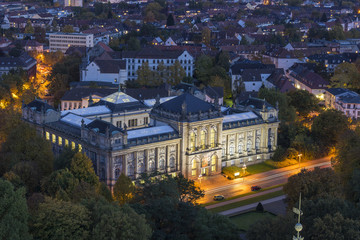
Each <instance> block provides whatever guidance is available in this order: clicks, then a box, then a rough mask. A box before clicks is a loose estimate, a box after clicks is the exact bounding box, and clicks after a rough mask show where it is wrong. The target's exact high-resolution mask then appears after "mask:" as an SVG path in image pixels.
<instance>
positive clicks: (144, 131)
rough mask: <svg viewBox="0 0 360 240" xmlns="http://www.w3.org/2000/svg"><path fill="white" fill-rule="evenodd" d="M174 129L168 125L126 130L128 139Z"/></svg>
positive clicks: (164, 132) (170, 131)
mask: <svg viewBox="0 0 360 240" xmlns="http://www.w3.org/2000/svg"><path fill="white" fill-rule="evenodd" d="M173 132H175V130H174V129H173V128H172V127H170V126H155V127H147V128H141V129H135V130H129V131H127V134H128V139H134V138H142V137H148V136H153V135H161V134H166V133H173Z"/></svg>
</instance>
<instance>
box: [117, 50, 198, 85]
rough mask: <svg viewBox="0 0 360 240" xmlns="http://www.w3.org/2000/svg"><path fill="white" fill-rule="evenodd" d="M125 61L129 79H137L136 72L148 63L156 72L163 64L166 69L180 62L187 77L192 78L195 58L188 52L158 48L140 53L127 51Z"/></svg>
mask: <svg viewBox="0 0 360 240" xmlns="http://www.w3.org/2000/svg"><path fill="white" fill-rule="evenodd" d="M123 59H124V60H126V70H127V73H128V79H131V80H135V79H136V78H137V74H136V71H137V70H138V69H139V67H140V66H141V65H142V64H143V63H145V62H147V63H148V64H149V67H150V69H151V70H156V69H157V67H158V65H159V64H160V63H161V62H162V63H163V64H164V65H165V67H170V66H172V65H174V64H175V61H176V60H178V61H179V62H180V64H181V66H182V67H183V68H184V70H185V73H186V76H192V75H193V71H194V62H195V59H194V57H193V56H192V55H191V54H190V53H189V52H188V51H186V50H160V49H157V48H144V49H142V50H140V51H125V52H123Z"/></svg>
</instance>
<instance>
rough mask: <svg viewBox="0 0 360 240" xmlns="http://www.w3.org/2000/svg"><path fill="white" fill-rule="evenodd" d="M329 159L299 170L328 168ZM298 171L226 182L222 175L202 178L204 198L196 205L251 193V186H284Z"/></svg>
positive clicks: (281, 170) (295, 167)
mask: <svg viewBox="0 0 360 240" xmlns="http://www.w3.org/2000/svg"><path fill="white" fill-rule="evenodd" d="M330 166H331V163H330V157H325V158H320V159H316V160H312V161H307V162H303V163H301V165H300V168H301V169H303V168H306V169H310V170H311V169H314V168H315V167H321V168H324V167H330ZM299 171H300V169H299V165H297V164H296V165H293V166H289V167H285V168H279V169H274V170H271V171H267V172H264V173H258V174H254V175H251V176H248V177H245V178H241V179H240V178H239V179H235V180H228V179H226V178H225V177H224V176H222V175H217V176H209V177H204V178H203V179H202V181H201V185H200V186H201V188H202V189H204V190H205V197H204V198H202V199H201V200H200V201H198V203H201V204H203V203H208V202H212V201H213V196H214V195H218V194H220V195H224V196H225V198H229V197H233V196H237V195H241V194H245V193H248V192H251V189H250V188H251V186H253V185H258V186H261V187H262V188H266V187H271V186H274V185H279V184H284V183H286V182H287V179H288V178H289V177H290V176H291V175H294V174H296V173H298V172H299Z"/></svg>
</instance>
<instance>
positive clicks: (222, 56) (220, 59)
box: [215, 51, 230, 72]
mask: <svg viewBox="0 0 360 240" xmlns="http://www.w3.org/2000/svg"><path fill="white" fill-rule="evenodd" d="M215 62H216V65H219V66H220V67H222V68H224V69H225V71H226V72H228V71H229V69H230V56H229V52H226V51H221V52H219V53H218V54H217V55H216V57H215Z"/></svg>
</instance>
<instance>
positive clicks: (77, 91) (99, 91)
mask: <svg viewBox="0 0 360 240" xmlns="http://www.w3.org/2000/svg"><path fill="white" fill-rule="evenodd" d="M116 91H117V89H109V88H81V87H77V88H72V89H70V90H69V91H67V92H66V93H65V94H64V96H63V97H62V98H61V100H62V101H81V100H82V99H83V98H86V97H89V96H90V95H97V96H99V97H105V96H108V95H110V94H112V93H114V92H116Z"/></svg>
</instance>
